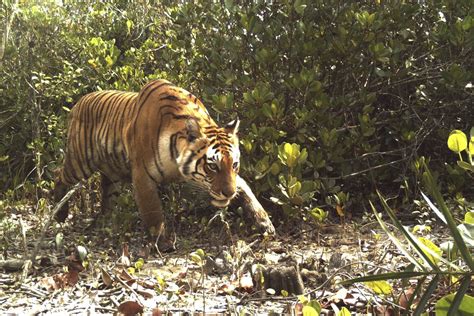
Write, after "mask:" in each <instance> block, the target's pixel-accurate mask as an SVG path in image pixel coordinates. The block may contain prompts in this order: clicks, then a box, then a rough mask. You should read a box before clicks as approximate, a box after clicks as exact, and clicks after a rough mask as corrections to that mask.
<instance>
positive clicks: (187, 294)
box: [0, 214, 414, 315]
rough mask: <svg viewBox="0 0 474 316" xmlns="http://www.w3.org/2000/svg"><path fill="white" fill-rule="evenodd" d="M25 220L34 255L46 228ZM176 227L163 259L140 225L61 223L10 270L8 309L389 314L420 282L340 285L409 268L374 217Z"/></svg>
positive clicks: (3, 286)
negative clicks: (272, 228)
mask: <svg viewBox="0 0 474 316" xmlns="http://www.w3.org/2000/svg"><path fill="white" fill-rule="evenodd" d="M22 220H23V221H25V222H28V225H29V227H31V228H30V229H29V230H28V231H27V236H26V238H27V251H31V249H32V247H33V244H34V242H33V241H34V240H35V237H37V235H38V234H39V231H40V229H39V228H38V229H37V230H35V227H40V226H41V225H38V220H39V219H38V218H37V216H34V215H29V216H28V215H26V214H24V215H23V216H22ZM177 226H178V227H177V228H176V230H175V233H176V236H177V246H178V249H177V251H175V252H172V253H165V254H161V255H157V254H150V253H152V251H151V250H150V249H149V247H148V246H147V245H146V242H145V238H144V237H143V233H142V231H141V226H140V224H135V226H134V227H133V228H132V229H131V230H130V231H127V232H126V233H122V234H117V235H114V234H106V233H105V232H104V231H103V230H102V229H100V228H94V229H90V228H88V226H87V224H86V221H85V220H84V219H83V218H81V217H80V216H79V217H78V218H77V219H76V218H75V219H73V220H72V221H69V223H67V224H66V225H63V226H60V225H56V226H55V227H52V228H51V229H50V230H49V231H48V233H47V236H46V238H45V242H44V243H43V245H42V247H41V249H40V251H39V254H38V256H39V257H40V258H39V259H40V260H37V264H36V265H35V266H34V267H32V268H30V269H29V271H28V274H27V276H26V277H24V276H23V273H22V271H16V272H11V271H7V270H6V269H5V268H3V267H2V268H3V270H4V272H3V273H1V274H0V311H2V312H3V313H6V312H8V313H9V314H10V315H23V314H25V313H28V314H40V315H41V314H63V313H67V314H85V313H90V314H114V313H115V314H117V313H118V314H119V315H137V314H141V313H145V314H147V315H148V314H152V315H162V314H169V313H178V312H188V313H202V312H205V313H206V314H209V313H210V314H216V313H226V314H228V313H233V314H241V313H246V314H261V313H264V314H268V313H278V314H281V313H288V314H294V315H298V314H301V313H302V310H303V309H304V307H305V306H307V305H305V304H307V303H302V302H304V301H305V300H307V301H308V302H310V301H311V300H316V301H317V302H319V304H320V306H321V311H322V313H323V314H327V315H329V314H331V313H335V312H336V311H339V310H341V309H342V308H346V309H347V310H350V311H356V312H362V313H366V312H368V311H372V312H373V313H377V314H386V315H389V314H391V313H393V307H392V305H393V304H394V303H393V302H394V301H393V300H391V299H390V295H394V296H396V295H400V298H399V300H396V301H395V302H396V304H397V305H398V306H401V307H407V306H406V304H407V301H409V297H410V295H412V293H413V286H414V284H413V282H412V283H411V284H408V285H407V286H405V287H403V286H402V285H401V284H399V283H395V282H393V281H389V282H387V283H386V284H385V283H384V284H383V288H380V286H381V285H380V284H375V285H373V284H372V286H371V285H370V284H354V285H351V286H342V285H340V284H339V282H340V281H342V280H347V279H350V278H353V277H356V276H361V275H368V274H376V273H381V272H388V271H399V270H401V269H403V268H404V267H406V266H407V265H408V263H409V262H408V261H407V260H406V259H405V258H404V257H403V255H401V254H400V253H399V252H398V250H397V248H396V247H394V246H393V245H392V244H391V243H390V241H389V240H388V239H387V238H380V236H381V235H383V233H382V231H381V230H379V229H378V228H377V226H376V224H375V222H374V223H370V224H368V225H365V227H368V226H370V227H373V229H370V230H369V229H356V224H347V223H346V224H332V223H327V224H324V225H319V226H318V227H315V226H314V224H313V225H311V224H307V223H301V224H300V225H299V227H298V228H299V230H298V232H297V233H294V232H293V233H291V232H289V231H286V232H285V229H284V224H283V225H281V227H280V228H281V229H280V230H279V231H280V232H281V233H280V234H279V235H278V236H277V237H275V238H266V237H261V236H258V235H252V233H251V232H248V231H245V230H240V229H234V228H233V229H232V230H231V232H229V230H227V229H223V228H222V227H223V226H225V225H219V224H213V225H212V226H211V227H207V228H206V229H202V225H199V224H192V223H191V224H188V225H185V224H181V226H180V225H177ZM85 227H87V228H85ZM59 233H60V234H62V235H61V236H60V238H59V237H58V234H59ZM17 238H18V240H10V241H9V242H10V244H11V245H13V244H15V242H20V238H21V236H18V237H17ZM58 240H60V243H61V244H60V245H58ZM28 241H31V242H28ZM22 251H23V250H22V249H18V248H14V247H8V249H7V251H6V252H5V253H6V255H7V256H8V259H13V258H14V259H17V260H20V259H21V258H22V256H23V255H24V254H23V253H22ZM2 259H6V256H5V255H4V257H3V258H2ZM299 282H301V283H302V286H304V289H303V288H302V293H299V287H298V284H299ZM269 285H270V286H269ZM377 288H378V290H377ZM391 292H393V293H391ZM403 293H404V294H405V295H401V294H403ZM301 294H302V295H301ZM389 294H390V295H389ZM395 294H396V295H395ZM303 298H304V299H303Z"/></svg>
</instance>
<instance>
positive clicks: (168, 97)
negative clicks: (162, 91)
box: [160, 95, 184, 102]
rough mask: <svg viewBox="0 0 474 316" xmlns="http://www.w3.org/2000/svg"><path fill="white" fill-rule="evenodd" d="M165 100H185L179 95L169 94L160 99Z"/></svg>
mask: <svg viewBox="0 0 474 316" xmlns="http://www.w3.org/2000/svg"><path fill="white" fill-rule="evenodd" d="M163 100H170V101H176V102H183V101H184V100H183V99H181V98H178V97H177V96H174V95H167V96H164V97H161V98H160V101H163Z"/></svg>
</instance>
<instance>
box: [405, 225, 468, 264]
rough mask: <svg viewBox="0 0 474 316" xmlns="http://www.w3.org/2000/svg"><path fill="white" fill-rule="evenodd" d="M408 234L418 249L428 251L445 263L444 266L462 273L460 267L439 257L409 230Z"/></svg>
mask: <svg viewBox="0 0 474 316" xmlns="http://www.w3.org/2000/svg"><path fill="white" fill-rule="evenodd" d="M407 233H408V234H409V235H410V236H411V238H412V239H413V240H414V241H415V242H416V243H417V245H418V247H420V249H421V250H423V251H426V252H427V253H429V254H430V255H432V256H433V257H435V258H436V259H438V260H439V261H441V262H443V263H444V264H446V265H447V266H450V267H451V268H453V269H454V270H456V271H462V269H461V268H460V267H458V266H457V265H455V264H454V263H451V262H449V260H446V259H444V258H443V257H441V256H439V255H438V254H437V253H436V252H434V251H433V250H431V249H430V248H428V247H426V246H425V245H424V244H423V243H422V242H420V241H419V240H418V239H417V238H416V236H415V235H413V234H412V233H410V232H409V231H408V230H407ZM438 269H439V268H438Z"/></svg>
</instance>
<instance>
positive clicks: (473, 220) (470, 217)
mask: <svg viewBox="0 0 474 316" xmlns="http://www.w3.org/2000/svg"><path fill="white" fill-rule="evenodd" d="M464 222H465V223H467V224H471V225H474V212H473V211H471V212H467V213H466V214H465V215H464Z"/></svg>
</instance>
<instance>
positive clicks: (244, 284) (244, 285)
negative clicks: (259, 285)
mask: <svg viewBox="0 0 474 316" xmlns="http://www.w3.org/2000/svg"><path fill="white" fill-rule="evenodd" d="M239 283H240V284H239V285H240V288H241V289H243V290H245V291H246V292H251V291H253V280H252V275H251V274H250V272H247V273H245V274H244V275H243V276H242V277H241V278H240V282H239Z"/></svg>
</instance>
